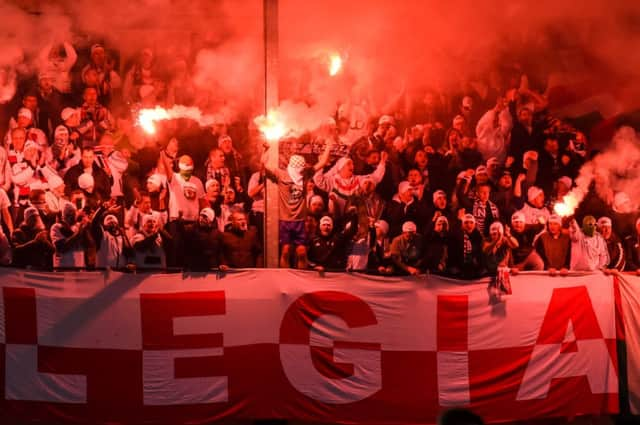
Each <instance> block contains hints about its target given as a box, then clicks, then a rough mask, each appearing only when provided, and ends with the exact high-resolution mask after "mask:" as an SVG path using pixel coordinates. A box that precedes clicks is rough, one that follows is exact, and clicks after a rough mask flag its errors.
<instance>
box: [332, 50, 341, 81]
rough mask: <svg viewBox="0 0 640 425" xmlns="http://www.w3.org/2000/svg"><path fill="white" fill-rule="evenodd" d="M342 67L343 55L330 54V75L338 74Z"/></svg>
mask: <svg viewBox="0 0 640 425" xmlns="http://www.w3.org/2000/svg"><path fill="white" fill-rule="evenodd" d="M341 69H342V57H341V56H340V55H338V54H332V55H330V56H329V75H331V76H332V77H333V76H335V75H336V74H338V72H340V70H341Z"/></svg>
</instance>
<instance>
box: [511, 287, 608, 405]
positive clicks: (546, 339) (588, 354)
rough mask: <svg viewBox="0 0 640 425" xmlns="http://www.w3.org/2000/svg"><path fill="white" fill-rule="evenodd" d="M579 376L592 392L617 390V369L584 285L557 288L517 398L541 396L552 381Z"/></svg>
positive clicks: (547, 389) (545, 395) (545, 394)
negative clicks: (587, 383) (584, 380)
mask: <svg viewBox="0 0 640 425" xmlns="http://www.w3.org/2000/svg"><path fill="white" fill-rule="evenodd" d="M594 365H597V367H594ZM582 376H586V378H587V380H588V382H589V387H590V389H591V393H592V394H606V393H615V392H617V390H618V376H617V371H616V368H615V366H614V364H613V359H612V358H611V355H610V352H609V349H608V347H607V343H606V341H605V340H604V337H603V334H602V330H601V328H600V324H599V323H598V318H597V316H596V313H595V311H594V309H593V304H592V302H591V298H590V297H589V293H588V291H587V288H586V287H584V286H578V287H574V288H556V289H554V290H553V293H552V295H551V300H550V302H549V306H548V308H547V312H546V314H545V316H544V320H543V322H542V326H541V328H540V333H539V334H538V339H537V343H536V346H535V347H534V349H533V353H532V354H531V359H530V360H529V363H528V365H527V369H526V371H525V374H524V377H523V379H522V384H521V386H520V388H519V390H518V396H517V398H518V400H533V399H544V398H546V397H547V395H548V393H549V388H550V386H551V381H553V380H556V379H571V378H575V377H582Z"/></svg>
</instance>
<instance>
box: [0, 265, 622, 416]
mask: <svg viewBox="0 0 640 425" xmlns="http://www.w3.org/2000/svg"><path fill="white" fill-rule="evenodd" d="M512 285H513V295H511V296H508V297H504V298H503V299H502V300H495V299H492V298H491V297H490V293H489V291H488V289H487V288H488V281H486V280H483V281H477V282H461V281H454V280H449V279H444V278H439V277H434V276H427V277H425V276H422V277H416V278H409V277H408V278H387V277H385V278H381V277H373V276H365V275H358V274H353V275H352V274H332V273H327V274H326V276H324V277H320V276H319V275H318V274H317V273H314V272H300V271H293V270H249V271H242V272H233V273H228V274H224V275H216V274H208V275H205V274H191V275H181V274H164V275H161V274H156V275H142V274H141V275H132V274H121V273H115V272H110V273H107V272H82V273H76V272H69V273H33V272H28V271H17V270H11V269H2V270H0V288H1V289H2V294H1V295H2V296H1V297H0V313H1V314H0V347H1V348H2V349H1V350H0V353H1V354H0V357H4V361H2V362H0V364H1V365H3V366H0V368H2V367H4V370H3V372H4V373H0V377H3V380H4V381H3V382H2V384H3V385H2V386H1V387H2V390H0V391H1V392H0V396H1V398H0V407H1V410H0V412H2V413H0V418H1V417H3V416H2V415H4V416H5V417H12V418H16V417H17V418H23V419H37V418H40V417H47V415H50V414H51V413H52V412H53V413H54V414H56V415H59V416H60V417H64V418H73V419H74V420H77V421H80V422H92V421H108V420H113V421H119V422H124V423H137V422H143V421H144V422H163V423H166V422H167V421H170V422H173V423H181V422H192V421H208V420H213V419H216V418H222V417H229V418H251V419H253V418H289V419H299V420H309V421H326V422H359V423H381V422H387V423H397V424H401V423H433V421H434V420H435V417H436V415H437V414H438V412H439V411H440V410H441V409H442V408H446V407H451V406H465V407H471V408H473V409H474V410H475V411H477V412H478V413H479V414H481V415H483V416H484V417H485V418H486V419H487V420H489V421H504V420H518V419H528V418H534V417H551V416H574V415H580V414H603V413H615V412H617V410H618V375H617V368H616V351H615V341H616V328H615V326H616V325H615V324H616V320H615V299H614V286H613V284H612V280H611V278H610V277H607V276H604V275H602V274H591V275H584V276H582V275H576V276H569V277H555V278H551V277H548V276H546V275H536V274H522V275H519V276H517V277H515V278H512ZM0 360H2V358H0Z"/></svg>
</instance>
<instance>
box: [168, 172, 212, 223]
mask: <svg viewBox="0 0 640 425" xmlns="http://www.w3.org/2000/svg"><path fill="white" fill-rule="evenodd" d="M187 183H191V184H193V185H194V186H195V190H194V189H190V188H189V186H191V185H188V184H187ZM185 186H187V188H186V190H185ZM204 196H205V193H204V186H203V185H202V182H201V181H200V179H199V178H197V177H195V176H191V178H190V179H189V181H188V182H187V181H186V180H184V179H183V178H182V176H181V175H180V174H178V173H173V179H171V182H170V183H169V221H171V220H176V219H178V218H179V217H180V211H182V218H183V219H184V220H188V221H196V220H198V215H199V213H200V202H199V201H200V199H201V198H204Z"/></svg>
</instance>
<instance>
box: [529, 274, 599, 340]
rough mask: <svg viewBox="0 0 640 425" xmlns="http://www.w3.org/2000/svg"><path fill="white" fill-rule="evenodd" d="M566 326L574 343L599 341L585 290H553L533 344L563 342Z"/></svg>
mask: <svg viewBox="0 0 640 425" xmlns="http://www.w3.org/2000/svg"><path fill="white" fill-rule="evenodd" d="M569 326H572V329H573V334H574V335H575V338H576V339H602V330H601V329H600V325H599V324H598V318H597V317H596V313H595V312H594V311H593V304H592V303H591V298H590V297H589V293H588V292H587V288H586V286H578V287H575V288H556V289H554V290H553V294H552V295H551V301H549V307H547V312H546V314H545V315H544V321H543V322H542V327H541V328H540V334H538V342H537V343H538V344H555V343H561V342H563V341H564V338H565V335H566V333H567V329H569Z"/></svg>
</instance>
